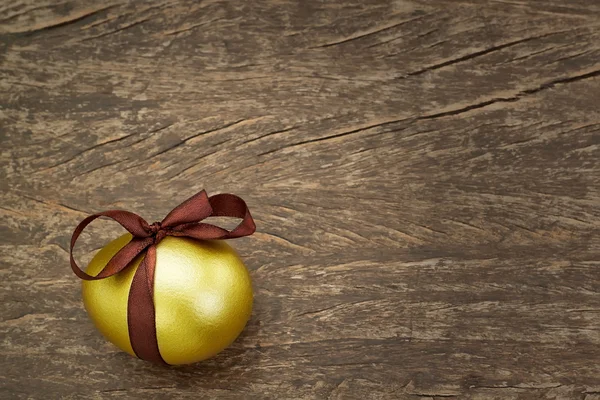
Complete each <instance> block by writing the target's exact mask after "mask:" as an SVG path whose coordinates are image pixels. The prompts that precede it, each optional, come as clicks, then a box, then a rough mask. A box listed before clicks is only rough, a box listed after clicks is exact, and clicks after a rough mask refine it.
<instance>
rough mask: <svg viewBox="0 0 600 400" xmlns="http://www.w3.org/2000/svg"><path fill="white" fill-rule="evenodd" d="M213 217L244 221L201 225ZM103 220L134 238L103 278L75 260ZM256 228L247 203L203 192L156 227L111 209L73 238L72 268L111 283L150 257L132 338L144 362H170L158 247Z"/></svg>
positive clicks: (136, 288)
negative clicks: (158, 308)
mask: <svg viewBox="0 0 600 400" xmlns="http://www.w3.org/2000/svg"><path fill="white" fill-rule="evenodd" d="M211 216H215V217H233V218H240V219H242V221H241V222H240V223H239V224H238V226H236V227H235V228H234V229H232V230H231V231H228V230H227V229H224V228H221V227H219V226H216V225H211V224H208V223H205V222H201V221H202V220H204V219H206V218H208V217H211ZM100 217H108V218H111V219H113V220H115V221H116V222H118V223H119V224H121V226H123V227H124V228H125V229H126V230H127V231H128V232H129V233H131V234H132V235H133V237H132V239H131V241H130V242H129V243H127V244H126V245H125V246H124V247H123V248H122V249H120V250H119V251H118V252H117V254H115V255H114V256H113V257H112V258H111V259H110V261H109V262H108V263H107V264H106V266H105V267H104V268H103V269H102V271H100V272H99V273H98V275H96V276H92V275H88V274H86V273H85V272H83V270H82V269H81V268H80V267H79V266H78V265H77V263H76V262H75V259H74V257H73V248H74V247H75V243H76V242H77V238H79V235H80V234H81V232H83V230H84V229H85V227H86V226H88V225H89V224H90V223H91V222H92V221H94V220H95V219H97V218H100ZM255 230H256V225H255V224H254V220H253V219H252V216H251V215H250V210H248V207H247V206H246V203H245V202H244V200H242V199H241V198H239V197H237V196H235V195H232V194H228V193H223V194H218V195H215V196H211V197H208V195H207V194H206V192H205V191H204V190H202V191H200V192H198V193H196V194H195V195H194V196H192V197H190V198H189V199H187V200H186V201H184V202H183V203H181V204H180V205H178V206H177V207H175V208H174V209H173V210H172V211H171V212H169V214H168V215H167V216H166V217H165V218H164V219H163V220H162V221H160V222H154V223H152V224H148V223H147V222H146V221H145V220H144V219H143V218H142V217H140V216H139V215H137V214H134V213H132V212H129V211H123V210H108V211H103V212H100V213H97V214H92V215H90V216H89V217H87V218H85V219H84V220H83V221H81V223H80V224H79V225H78V226H77V228H75V231H74V232H73V236H72V237H71V250H70V256H71V257H70V259H71V268H72V269H73V272H74V273H75V275H77V276H78V277H79V278H81V279H85V280H98V279H105V278H108V277H110V276H113V275H115V274H118V273H119V272H121V271H123V270H124V269H125V268H127V267H128V266H129V265H130V264H131V262H132V261H133V260H134V259H135V258H136V257H137V256H138V255H141V254H144V258H143V260H142V262H141V263H140V265H139V266H138V269H137V270H136V272H135V274H134V276H133V281H132V283H131V288H130V290H129V298H128V302H127V326H128V328H129V339H130V341H131V347H132V348H133V351H134V352H135V354H136V355H137V356H138V357H139V358H141V359H144V360H148V361H153V362H157V363H161V364H166V363H165V361H164V360H163V358H162V356H161V355H160V351H159V349H158V341H157V337H156V321H155V310H154V296H153V293H154V270H155V269H156V245H157V244H158V243H159V242H160V241H161V240H162V239H164V238H165V237H166V236H181V237H189V238H193V239H199V240H223V239H233V238H237V237H242V236H248V235H251V234H253V233H254V231H255Z"/></svg>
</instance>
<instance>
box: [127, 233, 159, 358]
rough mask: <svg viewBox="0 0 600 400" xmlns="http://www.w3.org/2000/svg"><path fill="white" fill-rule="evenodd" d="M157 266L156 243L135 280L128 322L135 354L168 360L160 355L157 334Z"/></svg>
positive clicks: (143, 261) (128, 309) (141, 264)
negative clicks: (155, 301) (155, 274)
mask: <svg viewBox="0 0 600 400" xmlns="http://www.w3.org/2000/svg"><path fill="white" fill-rule="evenodd" d="M155 269H156V246H155V245H152V246H150V247H148V250H147V251H146V255H145V257H144V259H143V260H142V262H141V263H140V265H139V267H138V269H137V271H135V274H134V276H133V281H132V282H131V289H130V290H129V299H128V301H127V326H128V328H129V339H130V341H131V347H132V348H133V351H134V352H135V354H136V355H137V356H138V357H139V358H141V359H143V360H147V361H152V362H155V363H158V364H163V365H164V364H167V363H166V362H165V360H164V359H163V358H162V356H161V355H160V351H159V349H158V338H157V334H156V310H155V308H154V296H153V292H154V290H153V288H154V271H155Z"/></svg>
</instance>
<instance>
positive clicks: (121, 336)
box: [70, 190, 256, 364]
mask: <svg viewBox="0 0 600 400" xmlns="http://www.w3.org/2000/svg"><path fill="white" fill-rule="evenodd" d="M101 217H107V218H110V219H113V220H115V221H116V222H118V223H119V224H120V225H122V226H123V227H124V228H125V229H126V230H127V231H128V232H129V235H125V236H123V237H121V238H119V239H117V240H115V241H113V242H111V243H110V244H109V245H107V246H106V247H105V248H103V249H101V250H100V251H99V252H98V253H97V254H96V256H95V257H94V259H93V260H92V261H91V262H90V265H89V266H88V268H87V271H86V272H84V271H83V270H82V269H81V268H80V267H79V266H78V265H77V263H76V262H75V259H74V257H73V248H74V247H75V243H76V241H77V239H78V238H79V236H80V234H81V233H82V232H83V230H84V229H85V228H86V226H88V225H89V224H90V223H91V222H92V221H94V220H95V219H97V218H101ZM208 217H233V218H239V219H241V222H240V223H239V224H238V225H237V226H236V227H235V228H234V229H232V230H227V229H224V228H221V227H219V226H216V225H212V224H209V223H206V222H202V221H203V220H204V219H206V218H208ZM255 230H256V226H255V224H254V220H253V219H252V216H251V214H250V211H249V209H248V207H247V205H246V203H245V202H244V200H242V199H241V198H240V197H238V196H235V195H232V194H226V193H224V194H218V195H214V196H211V197H208V195H207V194H206V192H205V191H204V190H202V191H200V192H199V193H197V194H195V195H194V196H192V197H190V198H189V199H188V200H186V201H184V202H183V203H181V204H180V205H179V206H177V207H175V208H174V209H173V210H172V211H171V212H170V213H169V214H168V215H167V216H166V217H165V218H164V219H163V220H162V221H160V222H155V223H153V224H149V223H148V222H146V221H145V220H144V219H143V218H142V217H140V216H139V215H137V214H134V213H132V212H129V211H123V210H108V211H104V212H99V213H97V214H93V215H90V216H89V217H87V218H85V219H84V220H83V221H82V222H81V223H80V224H79V225H78V226H77V228H76V229H75V231H74V232H73V236H72V238H71V248H70V259H71V268H72V269H73V272H74V273H75V274H76V275H77V276H78V277H79V278H81V279H83V280H84V282H83V297H84V303H85V306H86V309H87V311H88V314H89V315H90V317H91V318H92V320H93V321H94V323H95V325H96V326H97V327H98V329H99V330H100V331H101V332H102V333H103V334H104V336H106V337H107V338H108V339H109V340H110V341H111V342H113V343H114V344H116V345H117V346H118V347H120V348H121V349H123V350H125V351H126V352H128V353H130V354H132V355H135V356H137V357H139V358H141V359H143V360H147V361H152V362H155V363H159V364H187V363H191V362H196V361H201V360H203V359H205V358H208V357H210V356H212V355H214V354H216V353H218V352H219V351H220V350H222V349H223V348H224V347H226V346H228V345H229V344H230V343H231V342H232V341H233V340H235V338H236V337H237V336H238V335H239V333H240V332H241V330H242V329H243V328H244V326H245V324H246V322H247V320H248V319H249V317H250V313H251V310H252V286H251V282H250V277H249V274H248V271H247V270H246V268H245V266H244V265H243V263H242V262H241V260H240V259H239V257H238V256H237V254H236V253H235V251H234V250H233V249H232V248H231V247H230V246H228V245H227V244H225V243H223V242H222V241H223V240H224V239H233V238H238V237H242V236H248V235H251V234H252V233H254V231H255ZM163 264H164V265H163Z"/></svg>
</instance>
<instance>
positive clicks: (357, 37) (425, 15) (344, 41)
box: [309, 14, 430, 49]
mask: <svg viewBox="0 0 600 400" xmlns="http://www.w3.org/2000/svg"><path fill="white" fill-rule="evenodd" d="M428 15H430V14H424V15H419V16H418V17H414V18H411V19H407V20H404V21H400V22H397V23H395V24H392V25H388V26H382V27H379V28H374V29H373V30H371V31H368V32H365V33H360V34H357V35H354V36H350V37H347V38H344V39H340V40H336V41H334V42H329V43H325V44H322V45H319V46H315V47H309V48H310V49H318V48H325V47H331V46H336V45H338V44H343V43H348V42H351V41H353V40H357V39H362V38H365V37H367V36H371V35H375V34H377V33H381V32H385V31H387V30H390V29H393V28H397V27H399V26H402V25H405V24H408V23H410V22H413V21H417V20H419V19H422V18H425V17H427V16H428Z"/></svg>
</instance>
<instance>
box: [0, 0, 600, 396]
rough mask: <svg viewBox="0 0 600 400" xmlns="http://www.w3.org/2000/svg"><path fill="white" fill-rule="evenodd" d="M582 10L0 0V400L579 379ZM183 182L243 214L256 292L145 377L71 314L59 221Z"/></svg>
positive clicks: (65, 236)
mask: <svg viewBox="0 0 600 400" xmlns="http://www.w3.org/2000/svg"><path fill="white" fill-rule="evenodd" d="M598 17H600V6H599V5H598V4H597V2H594V1H591V0H577V1H572V2H568V4H567V3H565V2H559V1H555V0H552V1H547V2H544V3H543V4H541V3H539V2H533V1H500V0H498V1H489V2H474V1H460V2H456V1H452V2H449V1H446V0H435V1H395V2H392V1H368V2H365V1H345V2H330V3H321V2H316V1H303V2H292V1H261V2H252V3H243V2H242V3H223V2H217V1H204V2H200V3H197V2H191V1H170V2H158V1H156V2H154V1H153V2H146V3H144V4H141V3H118V2H114V3H106V4H105V5H98V4H97V2H92V1H82V2H67V3H61V4H58V3H54V2H38V1H35V2H34V1H26V0H21V1H18V2H16V3H10V4H9V3H6V4H3V5H0V20H1V21H2V23H1V26H0V39H1V40H0V49H2V52H1V53H0V54H1V55H0V57H1V60H2V63H1V64H0V91H1V92H2V103H1V109H0V121H1V123H2V129H1V131H0V132H1V133H0V139H1V149H2V151H1V153H0V161H1V162H0V178H1V179H0V185H1V188H2V195H1V196H2V205H0V215H1V217H2V220H3V224H2V225H1V226H0V229H1V237H2V238H3V243H2V244H1V249H0V274H1V276H2V279H0V304H2V307H1V308H0V339H1V340H0V354H1V355H2V357H1V358H0V397H2V398H67V399H68V398H128V399H129V398H133V399H135V398H148V397H152V398H154V397H156V398H197V397H198V396H202V397H207V398H232V399H236V398H239V399H247V398H265V399H286V398H289V399H301V398H302V399H321V398H329V399H347V398H363V399H364V398H380V399H389V398H407V399H411V398H412V399H414V398H423V399H427V398H430V399H439V398H446V397H450V398H452V397H457V398H473V399H483V398H503V399H504V398H514V399H522V398H536V399H537V398H548V399H550V398H552V399H555V398H556V399H571V398H582V399H587V400H591V399H595V398H599V397H600V378H599V377H600V362H599V360H600V346H599V345H600V272H599V269H598V268H599V267H600V239H599V238H600V185H599V178H598V177H599V176H600V163H599V162H598V160H599V159H600V158H599V156H600V151H599V145H600V134H599V129H600V112H599V111H598V107H597V104H599V103H600V79H599V76H600V61H599V60H600V45H599V44H598V43H600V25H599V24H598V22H597V21H598V20H599V18H598ZM201 188H207V189H208V190H209V192H210V193H216V192H225V191H228V192H235V193H236V194H239V195H240V196H242V197H244V198H245V199H246V200H247V201H248V203H249V206H250V208H251V210H252V212H253V215H254V216H255V219H256V221H257V224H258V232H257V233H256V234H255V235H254V236H253V237H250V238H243V239H240V240H238V241H236V243H235V246H236V248H237V249H238V250H239V252H240V253H241V254H242V256H243V257H244V259H245V260H246V262H247V266H248V268H249V269H250V271H251V274H252V278H253V281H254V286H255V291H256V294H255V310H254V313H253V317H252V319H251V321H250V322H249V325H248V327H247V329H246V330H245V331H244V333H243V335H242V337H241V338H240V339H239V340H238V341H236V342H235V343H234V345H233V346H232V347H231V348H230V349H227V350H226V351H225V352H223V353H222V354H220V355H219V356H217V357H216V358H214V359H212V360H209V361H207V362H205V363H201V364H198V365H194V366H188V367H182V368H172V369H167V370H165V369H163V368H160V367H156V366H152V365H148V364H146V363H143V362H141V361H138V360H135V359H132V358H131V357H129V356H127V355H126V354H123V353H121V352H119V351H117V350H116V349H115V348H114V347H112V346H111V345H109V344H107V343H106V342H105V341H104V339H103V338H102V337H101V336H100V335H99V334H98V333H97V332H96V331H95V330H94V328H93V326H92V324H91V323H90V322H89V321H88V319H87V317H86V315H85V312H84V310H83V307H82V305H81V300H80V295H79V289H78V287H79V282H78V281H77V280H76V278H74V277H73V276H72V274H71V272H70V269H69V267H68V254H67V251H66V250H67V249H68V243H69V240H70V235H71V232H72V229H73V227H74V226H75V225H76V224H77V223H78V222H79V221H80V220H81V219H82V218H83V217H84V216H85V215H86V214H89V213H92V212H95V211H99V210H103V209H107V208H114V207H118V208H125V209H130V210H132V211H137V212H139V213H140V214H142V215H143V216H144V217H146V218H147V219H149V220H155V219H159V218H160V217H162V216H163V215H164V214H165V212H167V211H168V210H170V209H171V208H172V207H173V205H175V204H177V203H178V202H179V201H181V200H182V199H184V198H186V196H188V195H190V194H192V193H194V192H195V191H197V190H199V189H201ZM115 226H116V225H115V224H110V223H106V224H97V225H92V226H91V227H90V228H89V234H87V233H86V234H85V235H84V236H82V238H81V240H80V242H81V244H79V245H78V251H79V253H80V255H81V258H82V259H83V260H89V259H90V257H91V256H92V255H93V253H94V251H95V250H97V249H98V248H99V247H100V246H101V245H102V244H103V243H106V242H107V241H109V240H110V239H111V238H114V237H115V236H116V234H118V233H117V232H120V231H119V230H115ZM82 381H84V382H86V383H87V385H86V386H82V385H81V382H82Z"/></svg>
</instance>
